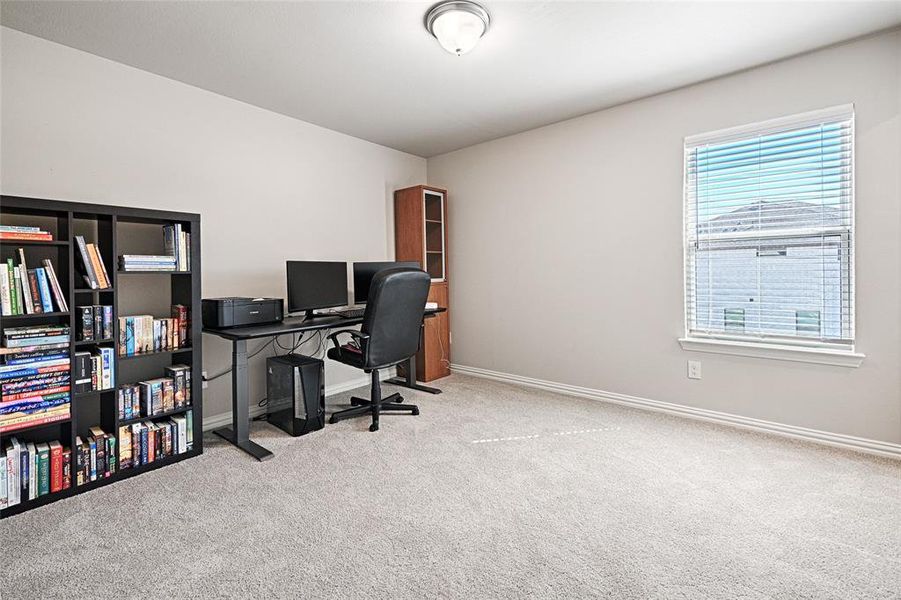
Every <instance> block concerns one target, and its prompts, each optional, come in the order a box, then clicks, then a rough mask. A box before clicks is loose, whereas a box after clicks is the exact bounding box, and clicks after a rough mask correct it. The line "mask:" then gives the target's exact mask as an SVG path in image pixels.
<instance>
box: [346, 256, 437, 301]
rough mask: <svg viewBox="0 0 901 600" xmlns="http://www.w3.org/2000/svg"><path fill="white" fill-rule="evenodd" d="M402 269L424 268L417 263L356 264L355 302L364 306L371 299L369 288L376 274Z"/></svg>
mask: <svg viewBox="0 0 901 600" xmlns="http://www.w3.org/2000/svg"><path fill="white" fill-rule="evenodd" d="M400 268H407V269H420V268H422V267H420V266H419V263H418V262H416V261H399V262H362V263H354V302H355V303H356V304H363V303H365V302H366V301H367V300H368V299H369V286H370V285H371V284H372V278H373V277H375V274H376V273H378V272H379V271H384V270H385V269H400Z"/></svg>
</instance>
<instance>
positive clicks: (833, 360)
mask: <svg viewBox="0 0 901 600" xmlns="http://www.w3.org/2000/svg"><path fill="white" fill-rule="evenodd" d="M849 113H850V114H851V117H852V119H853V118H854V105H853V104H846V105H841V106H834V107H831V108H826V109H822V110H816V111H811V112H806V113H801V114H797V115H791V116H788V117H781V118H777V119H771V120H767V121H762V122H758V123H750V124H747V125H740V126H738V127H731V128H728V129H721V130H717V131H711V132H707V133H702V134H699V135H693V136H688V137H686V138H685V139H684V145H683V158H682V169H683V177H682V211H683V213H682V252H683V256H682V277H683V288H682V289H683V292H682V298H683V304H684V306H683V308H684V310H683V322H684V331H683V335H682V337H680V338H679V344H680V345H681V346H682V349H683V350H688V351H692V352H712V353H716V354H728V355H734V356H750V357H755V358H769V359H776V360H787V361H796V362H806V363H817V364H825V365H834V366H841V367H859V366H860V365H861V363H862V362H863V359H864V358H866V356H865V355H864V354H862V353H859V352H857V351H856V348H855V345H854V344H851V345H847V344H845V345H841V346H839V345H837V344H829V343H824V342H820V341H817V340H805V339H803V338H798V339H797V340H795V339H785V340H779V342H773V341H765V340H753V339H748V338H746V337H743V336H730V335H729V334H728V333H723V334H717V335H711V336H699V335H696V334H695V335H692V334H691V333H690V328H691V323H690V320H691V313H690V307H689V294H690V293H691V291H690V290H689V287H688V286H689V282H688V274H687V270H686V268H685V267H686V265H687V264H688V258H689V252H690V248H689V242H688V231H687V230H688V227H687V224H688V218H689V214H688V210H689V207H688V201H687V198H688V191H689V190H688V189H687V186H688V154H689V148H690V147H692V148H693V147H696V146H698V145H701V144H704V143H707V142H714V141H715V142H717V143H723V142H728V141H731V140H739V139H742V138H744V137H748V136H756V135H766V133H767V131H769V130H772V131H778V130H785V129H791V128H794V127H798V128H800V127H803V126H805V125H810V124H812V123H815V122H816V121H829V120H837V119H840V118H847V115H848V114H849ZM855 137H856V135H855V134H853V133H852V136H851V261H852V268H851V276H850V277H851V281H850V286H851V298H852V300H851V308H850V311H851V314H850V315H849V316H850V319H851V329H852V331H855V326H854V321H855V317H856V301H855V295H856V282H855V274H856V271H857V269H856V265H854V264H853V263H854V262H856V260H857V254H856V248H855V246H856V242H857V240H856V238H857V228H856V225H855V218H854V210H855V200H856V199H855V187H856V165H857V161H856V157H855V154H854V148H855ZM855 343H856V340H855Z"/></svg>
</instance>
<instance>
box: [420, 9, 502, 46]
mask: <svg viewBox="0 0 901 600" xmlns="http://www.w3.org/2000/svg"><path fill="white" fill-rule="evenodd" d="M425 22H426V29H428V30H429V33H431V34H432V35H434V36H435V38H436V39H437V40H438V43H439V44H441V47H442V48H444V49H445V50H447V51H448V52H450V53H451V54H456V55H457V56H462V55H464V54H466V53H467V52H469V51H470V50H472V49H473V48H475V47H476V44H478V43H479V40H480V39H481V38H482V36H483V35H485V32H486V31H488V23H489V22H490V18H489V16H488V11H486V10H485V9H484V8H482V7H481V6H479V5H478V4H476V3H475V2H468V1H467V0H461V1H456V0H454V1H451V2H442V3H441V4H438V5H437V6H435V7H434V8H432V9H431V10H430V11H429V13H428V14H427V15H426V18H425Z"/></svg>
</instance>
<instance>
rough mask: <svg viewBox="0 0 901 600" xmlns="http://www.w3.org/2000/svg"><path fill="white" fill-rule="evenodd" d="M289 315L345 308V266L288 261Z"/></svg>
mask: <svg viewBox="0 0 901 600" xmlns="http://www.w3.org/2000/svg"><path fill="white" fill-rule="evenodd" d="M287 270H288V312H289V313H294V312H306V314H307V316H308V317H310V316H313V309H314V308H331V307H333V306H345V305H346V304H347V263H344V262H323V261H308V260H289V261H288V262H287Z"/></svg>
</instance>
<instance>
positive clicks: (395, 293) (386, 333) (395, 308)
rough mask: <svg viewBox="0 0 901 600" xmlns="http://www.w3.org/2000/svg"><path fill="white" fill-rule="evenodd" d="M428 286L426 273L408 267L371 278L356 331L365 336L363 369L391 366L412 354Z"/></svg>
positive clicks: (380, 273)
mask: <svg viewBox="0 0 901 600" xmlns="http://www.w3.org/2000/svg"><path fill="white" fill-rule="evenodd" d="M430 284H431V278H430V277H429V275H428V273H426V272H425V271H420V270H418V269H409V268H399V269H386V270H384V271H380V272H379V273H377V274H376V276H375V277H373V278H372V284H371V286H370V288H369V299H368V301H367V302H366V312H365V313H364V314H363V326H362V327H361V328H360V329H361V331H362V332H363V333H365V334H367V335H368V336H369V340H368V342H367V346H366V361H365V362H366V364H365V365H364V368H368V369H379V368H382V367H386V366H391V365H394V364H397V363H399V362H401V361H404V360H407V359H408V358H410V357H411V356H413V355H414V354H416V352H417V351H418V350H419V333H420V328H421V326H422V317H423V313H424V312H425V303H426V300H427V299H428V295H429V285H430Z"/></svg>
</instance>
